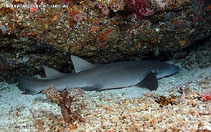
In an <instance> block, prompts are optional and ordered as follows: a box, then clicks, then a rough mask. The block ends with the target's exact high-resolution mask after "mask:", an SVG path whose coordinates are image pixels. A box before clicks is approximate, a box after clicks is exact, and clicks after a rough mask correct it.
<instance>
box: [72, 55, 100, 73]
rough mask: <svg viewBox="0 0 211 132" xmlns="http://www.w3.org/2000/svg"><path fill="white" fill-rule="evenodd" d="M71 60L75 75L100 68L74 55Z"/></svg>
mask: <svg viewBox="0 0 211 132" xmlns="http://www.w3.org/2000/svg"><path fill="white" fill-rule="evenodd" d="M71 60H72V63H73V66H74V69H75V73H78V72H81V71H86V70H89V69H92V68H95V67H97V66H98V65H94V64H92V63H90V62H88V61H86V60H84V59H82V58H80V57H77V56H74V55H71Z"/></svg>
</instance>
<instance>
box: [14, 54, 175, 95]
mask: <svg viewBox="0 0 211 132" xmlns="http://www.w3.org/2000/svg"><path fill="white" fill-rule="evenodd" d="M71 59H72V62H73V65H74V69H75V73H69V74H67V73H59V72H57V71H55V70H53V69H49V68H47V67H44V68H45V73H46V77H47V79H44V80H42V79H37V78H29V77H25V76H21V75H19V76H18V87H19V89H20V90H22V91H24V93H25V94H37V93H39V92H40V91H42V90H43V89H45V88H49V87H50V85H54V86H55V88H56V89H57V90H64V89H65V88H81V89H83V90H86V91H102V90H108V89H117V88H124V87H128V86H135V85H137V86H140V87H145V88H148V89H150V90H156V89H157V87H158V81H157V79H160V78H162V77H165V76H169V75H172V74H174V73H176V72H178V69H179V68H178V67H177V66H175V65H172V64H168V63H163V62H159V61H125V62H119V63H111V64H103V65H94V64H91V63H89V62H87V61H85V60H83V59H81V58H79V57H76V56H71ZM52 73H53V75H51V74H52Z"/></svg>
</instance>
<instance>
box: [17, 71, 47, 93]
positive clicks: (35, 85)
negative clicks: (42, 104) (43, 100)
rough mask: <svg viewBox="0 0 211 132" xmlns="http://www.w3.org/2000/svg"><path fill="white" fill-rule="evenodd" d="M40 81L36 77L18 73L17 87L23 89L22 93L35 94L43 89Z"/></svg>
mask: <svg viewBox="0 0 211 132" xmlns="http://www.w3.org/2000/svg"><path fill="white" fill-rule="evenodd" d="M41 81H42V80H39V79H36V78H30V77H25V76H22V75H18V88H19V89H20V90H21V91H23V94H37V93H39V92H40V91H42V90H43V89H44V88H43V87H42V86H41Z"/></svg>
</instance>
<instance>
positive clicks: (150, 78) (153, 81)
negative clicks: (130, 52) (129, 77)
mask: <svg viewBox="0 0 211 132" xmlns="http://www.w3.org/2000/svg"><path fill="white" fill-rule="evenodd" d="M137 85H138V86H140V87H145V88H147V89H149V90H150V91H152V90H157V88H158V81H157V78H156V75H155V74H154V73H149V74H147V76H146V77H145V78H144V79H143V80H142V81H141V82H139V83H138V84H137Z"/></svg>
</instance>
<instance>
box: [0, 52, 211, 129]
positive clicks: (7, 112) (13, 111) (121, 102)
mask: <svg viewBox="0 0 211 132" xmlns="http://www.w3.org/2000/svg"><path fill="white" fill-rule="evenodd" d="M197 53H198V54H201V52H200V53H199V52H194V53H193V54H190V55H189V56H187V57H186V59H183V60H179V61H171V62H169V63H174V64H175V65H178V66H180V68H181V69H180V71H179V73H177V74H175V75H173V76H170V77H167V78H163V79H160V80H159V88H158V90H157V91H153V92H150V91H149V90H147V89H144V88H139V87H129V88H124V89H118V90H109V91H103V92H84V94H83V96H82V97H79V100H78V101H77V102H75V104H73V109H77V110H78V111H77V112H78V114H79V116H80V119H78V120H76V121H74V122H73V123H71V124H65V123H64V120H63V118H62V115H61V109H60V107H59V106H58V105H57V104H56V103H53V102H51V101H49V100H47V99H46V97H45V95H43V94H38V95H23V94H21V91H20V90H19V89H18V88H17V84H7V83H5V82H0V132H47V131H49V132H68V131H76V132H101V131H102V132H136V131H137V132H148V131H149V132H165V131H167V132H168V131H169V132H179V131H181V132H202V131H203V132H208V131H211V101H210V100H209V98H210V97H211V65H210V60H209V59H210V57H209V55H210V53H209V54H208V58H206V56H205V58H204V59H207V61H203V64H206V65H205V66H201V64H199V63H197V61H196V60H195V59H193V58H194V57H196V56H198V55H195V54H197ZM191 58H192V59H191ZM188 61H191V65H189V63H188ZM79 104H83V107H78V106H77V105H79Z"/></svg>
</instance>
